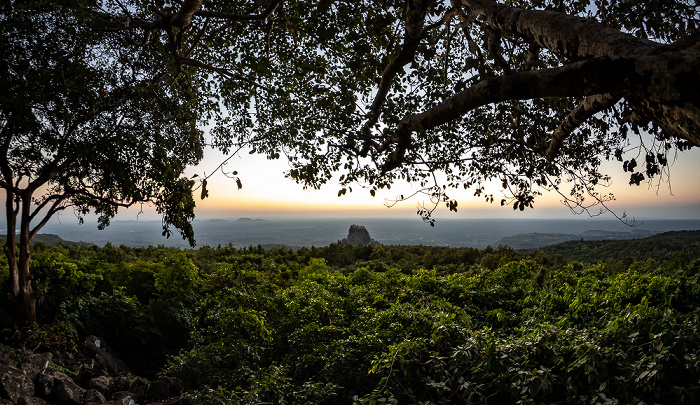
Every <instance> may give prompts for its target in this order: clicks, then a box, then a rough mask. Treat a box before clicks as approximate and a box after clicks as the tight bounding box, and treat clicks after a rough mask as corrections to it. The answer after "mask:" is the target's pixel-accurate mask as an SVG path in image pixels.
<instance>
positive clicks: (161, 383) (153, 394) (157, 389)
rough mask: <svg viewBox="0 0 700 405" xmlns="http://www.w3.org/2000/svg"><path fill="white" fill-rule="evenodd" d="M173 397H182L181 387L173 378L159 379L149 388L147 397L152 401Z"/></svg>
mask: <svg viewBox="0 0 700 405" xmlns="http://www.w3.org/2000/svg"><path fill="white" fill-rule="evenodd" d="M173 395H180V386H179V384H178V383H177V382H176V381H175V380H173V379H172V378H168V377H159V378H158V379H157V380H155V381H153V382H151V385H150V386H149V387H148V395H147V396H148V399H150V400H156V401H157V400H162V399H166V398H168V397H171V396H173Z"/></svg>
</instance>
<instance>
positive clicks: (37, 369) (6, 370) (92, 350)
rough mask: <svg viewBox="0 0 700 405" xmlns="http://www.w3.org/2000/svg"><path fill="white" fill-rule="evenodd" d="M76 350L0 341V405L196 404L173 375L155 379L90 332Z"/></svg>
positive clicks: (196, 401) (195, 400)
mask: <svg viewBox="0 0 700 405" xmlns="http://www.w3.org/2000/svg"><path fill="white" fill-rule="evenodd" d="M80 346H81V347H80V348H79V350H77V351H76V352H75V353H60V354H56V353H52V352H50V351H44V352H40V351H41V350H37V351H36V352H34V351H32V350H28V349H24V348H23V349H20V350H14V349H12V348H10V347H7V346H3V345H2V344H0V405H42V404H58V405H83V404H85V405H87V404H109V405H136V404H139V405H141V404H149V405H156V404H158V405H165V404H168V405H196V404H197V403H198V402H199V401H198V400H197V399H196V398H187V397H184V396H181V387H180V385H179V384H178V382H177V381H174V380H173V379H170V378H167V377H160V378H157V379H155V380H153V381H148V380H147V379H145V378H142V377H139V376H137V375H135V374H133V373H132V372H131V371H129V369H128V367H127V366H126V364H124V362H123V361H121V360H120V359H118V358H116V357H114V356H112V355H111V354H110V353H109V352H107V351H105V350H104V349H103V348H102V347H101V342H100V340H99V339H98V338H96V337H94V336H90V337H88V338H87V339H86V341H85V343H83V344H82V345H80Z"/></svg>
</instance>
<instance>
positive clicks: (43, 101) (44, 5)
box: [0, 1, 206, 322]
mask: <svg viewBox="0 0 700 405" xmlns="http://www.w3.org/2000/svg"><path fill="white" fill-rule="evenodd" d="M95 7H96V4H95V3H91V2H87V1H86V2H76V1H69V2H53V1H25V2H9V3H4V6H3V8H2V10H1V12H0V30H1V31H2V36H0V49H2V54H1V55H0V87H1V88H2V90H0V134H1V136H0V188H2V191H3V192H4V198H5V217H6V221H7V237H6V241H5V246H4V251H5V255H6V256H7V261H8V265H9V275H10V276H9V279H8V287H9V292H10V294H11V300H12V302H14V304H15V305H16V308H15V313H16V315H17V318H18V319H17V321H18V322H27V321H29V322H31V321H35V320H36V315H37V314H36V302H37V292H36V291H35V290H34V287H33V285H32V276H31V274H30V243H31V240H32V238H33V237H34V236H35V235H36V233H37V232H38V231H39V230H40V229H41V228H42V227H43V226H44V225H45V224H46V223H47V222H48V221H49V219H50V218H51V217H53V216H54V215H56V214H57V213H59V212H61V211H64V210H66V209H72V211H73V213H74V214H75V215H76V216H77V217H78V218H80V220H82V218H83V216H85V215H86V214H88V213H90V212H93V213H96V214H97V215H98V216H99V226H100V227H104V226H107V225H108V224H109V220H110V218H112V217H113V216H114V215H115V214H116V213H117V210H118V209H119V208H122V207H129V206H132V205H134V204H144V203H145V204H151V205H153V206H155V207H156V209H157V211H158V212H159V213H161V214H162V215H163V226H164V233H166V234H169V233H170V232H171V228H172V227H174V228H176V229H178V230H179V231H180V232H181V233H182V235H183V237H185V238H188V239H190V240H192V238H193V232H192V227H191V225H190V220H191V219H192V218H193V216H194V213H193V209H194V199H193V197H192V186H193V184H194V181H192V180H190V179H187V178H183V176H182V175H183V171H184V169H185V168H186V167H187V166H188V165H191V164H196V163H197V162H198V161H199V160H200V159H201V157H202V152H203V143H202V134H201V132H200V131H199V130H198V129H197V127H198V114H200V112H201V111H202V109H203V108H205V106H206V103H203V102H201V100H198V99H197V97H196V94H197V92H195V91H194V89H195V87H196V83H194V82H189V81H188V78H187V77H185V76H183V75H179V76H176V75H173V74H172V69H170V68H169V67H167V66H163V67H160V66H158V64H155V63H152V62H153V61H154V60H156V59H157V57H158V53H159V50H158V49H157V48H156V47H149V48H143V49H139V50H134V49H133V48H132V47H130V46H124V45H126V44H124V42H123V39H122V38H121V35H115V34H113V33H110V32H103V31H101V30H100V29H99V28H100V26H101V24H102V21H101V20H99V19H98V20H96V19H95V18H94V13H92V12H91V11H90V10H92V9H94V8H95ZM145 60H146V61H149V63H147V64H144V63H142V62H143V61H145Z"/></svg>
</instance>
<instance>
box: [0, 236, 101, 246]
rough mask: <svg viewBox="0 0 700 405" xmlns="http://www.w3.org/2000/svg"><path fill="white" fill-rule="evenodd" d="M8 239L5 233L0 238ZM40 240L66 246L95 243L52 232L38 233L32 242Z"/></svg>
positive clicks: (48, 243) (51, 244)
mask: <svg viewBox="0 0 700 405" xmlns="http://www.w3.org/2000/svg"><path fill="white" fill-rule="evenodd" d="M6 239H7V237H6V236H5V235H3V236H1V237H0V240H2V241H3V242H4V241H5V240H6ZM38 242H41V243H45V244H47V245H49V246H54V245H58V244H61V245H66V246H92V245H93V244H92V243H87V242H82V241H80V242H73V241H69V240H65V239H63V238H61V237H60V236H58V235H54V234H52V233H38V234H36V235H35V236H34V238H33V239H32V243H38Z"/></svg>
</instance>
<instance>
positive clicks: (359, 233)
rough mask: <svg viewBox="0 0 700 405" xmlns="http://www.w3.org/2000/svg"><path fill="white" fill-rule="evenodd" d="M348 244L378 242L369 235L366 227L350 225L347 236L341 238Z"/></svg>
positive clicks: (373, 243) (371, 243) (372, 243)
mask: <svg viewBox="0 0 700 405" xmlns="http://www.w3.org/2000/svg"><path fill="white" fill-rule="evenodd" d="M343 242H344V243H345V244H348V245H353V246H355V245H378V243H377V242H376V241H375V240H374V239H372V238H371V237H370V236H369V232H368V231H367V228H365V227H364V226H362V225H355V224H352V225H350V230H349V231H348V237H347V238H345V240H343Z"/></svg>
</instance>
